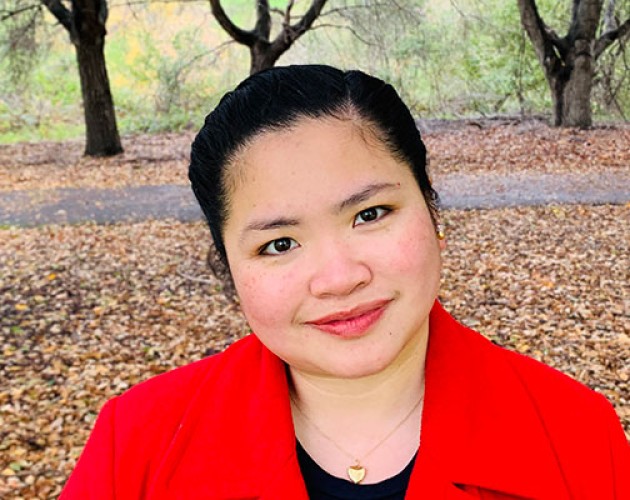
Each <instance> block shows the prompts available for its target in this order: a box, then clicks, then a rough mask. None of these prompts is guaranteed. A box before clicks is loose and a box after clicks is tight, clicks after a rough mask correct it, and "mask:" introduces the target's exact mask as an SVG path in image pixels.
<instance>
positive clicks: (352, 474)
mask: <svg viewBox="0 0 630 500" xmlns="http://www.w3.org/2000/svg"><path fill="white" fill-rule="evenodd" d="M348 477H349V478H350V481H352V482H353V483H354V484H359V483H360V482H361V481H363V478H365V468H363V467H361V466H360V465H351V466H350V467H348Z"/></svg>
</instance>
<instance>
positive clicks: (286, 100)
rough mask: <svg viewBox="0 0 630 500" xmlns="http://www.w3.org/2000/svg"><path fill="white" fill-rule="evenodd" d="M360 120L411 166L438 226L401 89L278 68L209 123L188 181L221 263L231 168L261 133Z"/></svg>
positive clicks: (422, 153)
mask: <svg viewBox="0 0 630 500" xmlns="http://www.w3.org/2000/svg"><path fill="white" fill-rule="evenodd" d="M352 115H356V116H358V117H359V120H362V121H364V122H366V123H367V124H368V125H369V127H370V129H371V130H372V131H373V132H374V133H375V134H376V136H377V137H378V138H379V139H380V140H381V141H382V142H383V143H384V144H385V146H386V147H387V148H388V150H389V151H390V152H391V153H392V154H393V155H395V156H396V157H397V158H399V159H400V160H402V161H403V162H405V163H407V164H408V165H409V167H410V168H411V170H412V172H413V175H414V176H415V179H416V181H417V183H418V186H419V187H420V190H421V191H422V194H423V196H424V199H425V201H426V203H427V205H428V207H429V211H430V213H431V218H432V219H433V222H434V224H435V223H436V219H437V204H438V197H437V193H436V192H435V191H434V190H433V188H432V187H431V183H430V181H429V177H428V175H427V171H426V149H425V147H424V144H423V142H422V139H421V137H420V132H419V131H418V129H417V127H416V124H415V122H414V120H413V117H412V116H411V113H410V112H409V109H408V108H407V106H406V105H405V104H404V103H403V101H402V100H401V99H400V97H399V96H398V94H397V92H396V90H394V88H393V87H392V86H391V85H389V84H387V83H385V82H383V81H382V80H379V79H378V78H375V77H373V76H370V75H367V74H365V73H363V72H361V71H341V70H339V69H336V68H332V67H330V66H323V65H298V66H286V67H277V68H271V69H268V70H265V71H262V72H260V73H257V74H255V75H253V76H250V77H249V78H247V79H246V80H244V81H243V82H242V83H241V84H240V85H239V86H238V87H236V89H235V90H233V91H231V92H228V93H227V94H225V96H223V98H222V99H221V101H220V102H219V104H218V105H217V107H216V108H215V109H214V110H213V111H212V112H211V113H210V114H209V115H208V116H207V117H206V120H205V123H204V125H203V127H202V129H201V131H200V132H199V134H197V137H196V138H195V140H194V142H193V144H192V151H191V155H190V168H189V172H188V176H189V178H190V181H191V183H192V189H193V191H194V193H195V196H196V197H197V200H198V201H199V204H200V205H201V209H202V210H203V213H204V214H205V216H206V219H207V221H208V225H209V226H210V232H211V233H212V239H213V240H214V245H215V248H216V251H217V253H218V257H219V259H220V262H214V265H213V262H212V260H211V259H210V258H209V263H210V264H211V267H212V268H213V271H215V273H217V264H223V266H224V267H225V268H226V270H227V256H226V252H225V246H224V242H223V226H224V223H225V220H226V217H227V215H228V214H227V208H228V206H229V203H228V201H229V200H228V189H227V176H226V171H227V167H228V166H229V165H230V163H231V161H232V160H233V159H234V158H235V157H236V156H237V154H238V153H239V151H241V150H242V148H243V147H244V146H246V145H247V144H248V142H249V141H251V140H252V139H253V138H254V137H256V136H257V135H258V134H260V133H263V132H267V131H271V130H278V129H286V128H288V127H290V126H291V125H294V124H295V122H296V121H297V120H299V119H301V118H321V117H333V118H340V119H347V118H348V117H349V116H352Z"/></svg>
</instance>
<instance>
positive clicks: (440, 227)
mask: <svg viewBox="0 0 630 500" xmlns="http://www.w3.org/2000/svg"><path fill="white" fill-rule="evenodd" d="M436 233H437V239H438V240H443V239H445V238H446V233H445V232H444V226H443V225H442V224H438V225H437V228H436Z"/></svg>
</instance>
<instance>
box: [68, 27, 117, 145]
mask: <svg viewBox="0 0 630 500" xmlns="http://www.w3.org/2000/svg"><path fill="white" fill-rule="evenodd" d="M104 45H105V40H104V38H100V39H97V40H96V41H95V43H85V42H79V43H77V44H75V48H76V53H77V63H78V66H79V76H80V78H81V95H82V97H83V111H84V114H85V138H86V144H85V154H86V155H90V156H112V155H116V154H119V153H122V151H123V149H122V146H121V143H120V136H119V135H118V128H117V126H116V114H115V111H114V101H113V99H112V94H111V91H110V87H109V78H108V77H107V68H106V66H105V54H104V50H103V49H104Z"/></svg>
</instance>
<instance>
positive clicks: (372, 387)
mask: <svg viewBox="0 0 630 500" xmlns="http://www.w3.org/2000/svg"><path fill="white" fill-rule="evenodd" d="M427 341H428V335H427V332H422V333H421V334H419V335H416V336H415V337H414V338H413V339H412V341H410V342H409V343H408V344H407V345H406V346H405V348H404V350H403V351H402V352H401V353H400V355H399V356H398V358H397V359H396V361H395V362H394V363H392V364H391V365H389V366H388V367H387V368H385V369H384V370H382V371H380V372H378V373H374V374H370V375H368V376H365V377H361V378H354V379H345V378H336V377H332V376H323V375H320V374H312V373H309V372H304V371H300V370H298V369H296V368H294V367H290V368H289V372H290V377H291V391H292V398H293V400H294V402H295V403H296V404H298V405H299V407H300V409H301V410H302V411H303V412H305V413H306V414H307V415H308V416H309V417H310V418H313V419H317V421H318V422H322V423H323V424H324V423H325V422H328V421H330V422H336V423H337V424H336V426H337V427H338V428H339V427H341V426H342V425H343V423H344V421H348V422H349V423H350V424H351V425H354V424H356V416H357V415H360V417H361V422H364V423H365V424H366V425H371V424H374V425H379V424H380V425H386V423H387V421H389V420H390V419H395V418H396V417H397V416H400V415H402V414H404V413H405V412H407V411H409V410H410V409H411V408H412V407H413V405H414V404H416V403H417V402H418V400H419V399H420V398H421V397H422V395H423V391H424V365H425V357H426V350H427Z"/></svg>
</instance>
